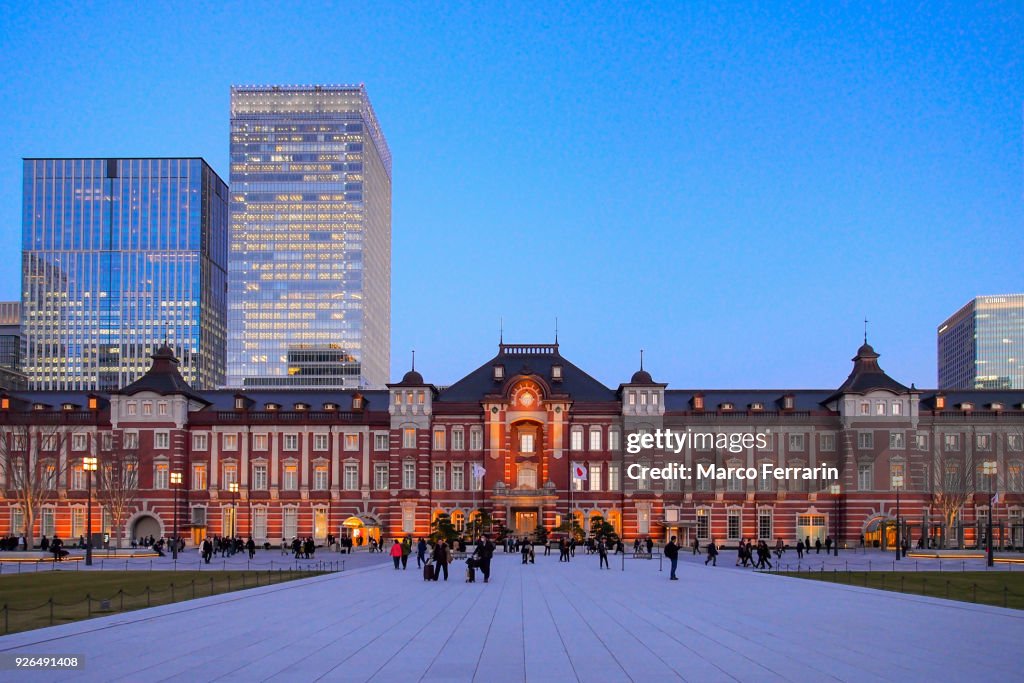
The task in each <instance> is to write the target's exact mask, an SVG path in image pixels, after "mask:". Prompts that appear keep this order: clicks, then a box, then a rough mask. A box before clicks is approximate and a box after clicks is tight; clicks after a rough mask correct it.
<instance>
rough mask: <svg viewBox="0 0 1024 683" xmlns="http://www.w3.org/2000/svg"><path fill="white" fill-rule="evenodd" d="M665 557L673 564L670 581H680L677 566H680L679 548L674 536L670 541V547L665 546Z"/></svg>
mask: <svg viewBox="0 0 1024 683" xmlns="http://www.w3.org/2000/svg"><path fill="white" fill-rule="evenodd" d="M665 557H667V558H668V561H669V562H670V563H671V571H670V572H669V576H668V580H669V581H678V580H679V579H678V578H677V577H676V565H677V564H679V546H678V545H676V537H675V536H673V537H672V538H671V539H669V542H668V545H666V546H665Z"/></svg>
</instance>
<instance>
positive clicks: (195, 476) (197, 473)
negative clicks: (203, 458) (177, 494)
mask: <svg viewBox="0 0 1024 683" xmlns="http://www.w3.org/2000/svg"><path fill="white" fill-rule="evenodd" d="M192 490H193V491H205V490H206V465H192Z"/></svg>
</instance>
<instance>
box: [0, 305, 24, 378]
mask: <svg viewBox="0 0 1024 683" xmlns="http://www.w3.org/2000/svg"><path fill="white" fill-rule="evenodd" d="M21 356H22V339H21V302H20V301H0V389H7V390H8V391H23V390H25V389H27V388H28V377H26V376H25V373H23V372H22V371H21Z"/></svg>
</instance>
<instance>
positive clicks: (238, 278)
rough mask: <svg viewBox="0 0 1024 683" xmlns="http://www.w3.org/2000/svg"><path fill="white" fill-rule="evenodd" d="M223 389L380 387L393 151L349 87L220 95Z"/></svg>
mask: <svg viewBox="0 0 1024 683" xmlns="http://www.w3.org/2000/svg"><path fill="white" fill-rule="evenodd" d="M228 262H229V272H228V283H229V284H228V291H229V296H228V300H229V307H228V329H229V330H230V334H229V336H228V385H229V386H232V387H239V388H246V389H256V388H262V389H270V388H283V387H288V388H350V387H383V386H384V384H385V383H386V382H387V381H388V373H389V367H390V347H391V153H390V152H389V150H388V145H387V142H386V141H385V139H384V134H383V133H382V132H381V128H380V124H379V123H378V121H377V117H376V115H375V114H374V111H373V107H371V105H370V99H369V97H368V96H367V94H366V89H365V88H364V87H363V86H361V85H359V86H234V87H232V88H231V251H230V256H229V260H228Z"/></svg>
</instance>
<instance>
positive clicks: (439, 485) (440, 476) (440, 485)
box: [433, 465, 444, 491]
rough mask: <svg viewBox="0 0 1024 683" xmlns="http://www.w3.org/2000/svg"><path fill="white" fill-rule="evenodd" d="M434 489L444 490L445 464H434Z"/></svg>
mask: <svg viewBox="0 0 1024 683" xmlns="http://www.w3.org/2000/svg"><path fill="white" fill-rule="evenodd" d="M433 482H434V490H435V491H443V490H444V465H434V479H433Z"/></svg>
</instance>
